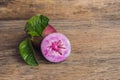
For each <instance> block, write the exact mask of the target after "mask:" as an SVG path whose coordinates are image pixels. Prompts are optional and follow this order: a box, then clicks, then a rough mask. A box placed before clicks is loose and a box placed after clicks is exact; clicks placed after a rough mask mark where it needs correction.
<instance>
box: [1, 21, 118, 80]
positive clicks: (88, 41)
mask: <svg viewBox="0 0 120 80" xmlns="http://www.w3.org/2000/svg"><path fill="white" fill-rule="evenodd" d="M25 23H26V21H25V20H10V21H0V37H1V40H0V80H120V76H119V75H120V20H116V21H114V20H111V21H110V20H109V21H106V20H102V21H101V20H100V21H96V20H90V21H77V20H76V21H71V20H52V21H51V22H50V23H51V25H53V26H55V28H56V29H57V30H58V31H59V32H62V33H64V34H65V35H66V36H68V38H69V39H70V41H71V45H72V52H71V55H70V57H69V58H68V59H67V60H66V61H64V62H62V63H59V64H52V63H49V62H47V61H46V60H44V58H43V57H39V56H40V55H39V54H37V55H38V60H39V61H38V62H39V66H36V67H31V66H28V65H26V64H25V63H24V61H23V60H22V59H21V57H20V55H19V52H18V44H19V42H20V41H21V40H23V39H24V37H25V33H24V31H23V30H24V25H25Z"/></svg>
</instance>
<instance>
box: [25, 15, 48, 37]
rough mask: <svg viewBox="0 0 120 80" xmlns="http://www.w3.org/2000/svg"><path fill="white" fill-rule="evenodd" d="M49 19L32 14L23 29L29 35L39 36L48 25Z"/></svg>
mask: <svg viewBox="0 0 120 80" xmlns="http://www.w3.org/2000/svg"><path fill="white" fill-rule="evenodd" d="M48 22H49V19H48V18H47V17H46V16H43V15H40V16H39V15H36V16H33V17H32V18H30V19H29V20H28V22H27V23H26V25H25V31H26V32H27V34H29V35H31V36H41V35H42V32H43V30H44V29H45V28H46V26H47V25H48Z"/></svg>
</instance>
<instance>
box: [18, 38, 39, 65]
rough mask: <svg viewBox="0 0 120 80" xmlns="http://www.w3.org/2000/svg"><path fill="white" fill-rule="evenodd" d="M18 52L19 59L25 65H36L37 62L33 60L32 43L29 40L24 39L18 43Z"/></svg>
mask: <svg viewBox="0 0 120 80" xmlns="http://www.w3.org/2000/svg"><path fill="white" fill-rule="evenodd" d="M19 51H20V54H21V57H22V58H23V59H24V61H25V62H26V63H27V64H29V65H31V66H37V65H38V62H37V60H36V58H35V51H34V49H33V47H32V43H31V41H30V39H29V38H26V39H25V40H23V41H22V42H21V43H20V45H19Z"/></svg>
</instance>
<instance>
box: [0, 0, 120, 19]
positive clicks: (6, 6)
mask: <svg viewBox="0 0 120 80" xmlns="http://www.w3.org/2000/svg"><path fill="white" fill-rule="evenodd" d="M36 14H44V15H46V16H48V17H49V18H51V19H54V20H60V19H67V20H91V19H97V20H98V19H105V20H117V19H120V0H0V19H3V20H4V19H28V18H29V17H31V16H33V15H36Z"/></svg>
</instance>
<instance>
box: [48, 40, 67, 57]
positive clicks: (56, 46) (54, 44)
mask: <svg viewBox="0 0 120 80" xmlns="http://www.w3.org/2000/svg"><path fill="white" fill-rule="evenodd" d="M48 47H49V48H51V49H52V50H53V51H55V52H58V53H59V54H60V55H62V49H65V47H63V44H62V41H61V40H59V41H55V42H52V44H51V45H50V46H48Z"/></svg>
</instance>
